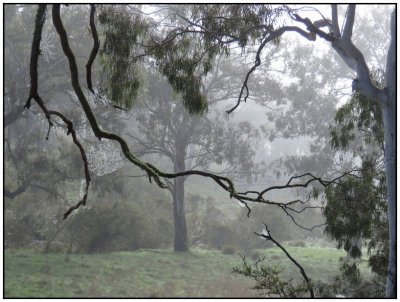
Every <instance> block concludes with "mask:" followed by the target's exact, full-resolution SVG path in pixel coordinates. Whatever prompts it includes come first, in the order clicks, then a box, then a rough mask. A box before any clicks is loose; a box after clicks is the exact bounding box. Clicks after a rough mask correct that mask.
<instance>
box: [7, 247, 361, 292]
mask: <svg viewBox="0 0 400 302" xmlns="http://www.w3.org/2000/svg"><path fill="white" fill-rule="evenodd" d="M288 249H289V251H290V252H291V253H292V254H293V255H294V256H295V258H296V259H297V260H298V261H299V262H300V263H301V264H302V265H303V266H304V268H305V269H306V272H307V273H308V275H309V276H310V277H311V279H312V280H314V281H316V280H318V279H322V280H324V281H327V280H328V276H329V275H333V274H335V273H336V271H337V265H338V259H339V257H340V256H343V252H341V251H337V250H335V249H329V248H311V247H310V248H295V247H290V248H288ZM4 254H5V263H4V269H5V280H4V295H5V297H7V298H9V297H249V296H257V293H256V292H255V291H252V290H250V289H249V288H250V287H251V286H252V283H251V281H250V280H247V279H243V277H241V276H237V275H234V274H232V273H231V271H232V267H234V266H237V265H240V264H241V260H240V257H239V256H238V255H223V254H221V253H220V252H218V251H209V250H201V249H194V250H193V251H192V252H190V253H187V254H174V253H173V252H172V251H169V250H158V251H147V250H139V251H136V252H115V253H110V254H100V255H72V256H70V258H69V261H65V255H61V254H47V255H43V254H40V253H35V252H31V251H27V250H15V251H9V250H6V251H5V253H4ZM260 254H261V256H265V257H266V261H267V262H268V263H269V264H270V265H275V264H278V263H281V262H283V263H282V264H281V266H280V267H281V268H282V269H284V271H285V274H287V275H290V276H291V277H296V276H298V275H299V274H298V270H297V269H296V268H294V267H293V265H291V264H290V263H288V262H287V260H286V258H284V256H283V255H282V253H281V251H280V250H278V249H276V248H271V249H266V250H263V251H261V252H260ZM364 270H365V271H366V268H364Z"/></svg>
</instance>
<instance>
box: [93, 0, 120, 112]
mask: <svg viewBox="0 0 400 302" xmlns="http://www.w3.org/2000/svg"><path fill="white" fill-rule="evenodd" d="M95 12H96V5H95V4H90V31H91V32H92V36H93V48H92V51H91V53H90V57H89V60H88V62H87V64H86V82H87V86H88V89H89V90H90V91H91V92H92V93H93V94H95V93H94V90H93V87H92V64H93V62H94V60H95V59H96V56H97V53H98V52H99V48H100V42H99V36H98V35H97V30H96V24H95V23H94V14H95ZM114 107H116V106H115V105H114ZM119 109H122V108H119Z"/></svg>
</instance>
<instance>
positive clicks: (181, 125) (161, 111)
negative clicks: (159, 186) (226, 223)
mask: <svg viewBox="0 0 400 302" xmlns="http://www.w3.org/2000/svg"><path fill="white" fill-rule="evenodd" d="M148 81H149V84H150V87H149V88H148V92H147V94H146V95H145V96H144V101H142V104H137V107H136V108H135V111H134V116H135V121H137V122H136V123H137V125H136V127H130V128H131V129H132V130H130V131H129V132H127V133H126V135H127V136H129V137H130V138H131V139H132V141H133V143H134V146H136V148H137V153H138V154H157V155H159V156H161V157H163V158H166V159H167V160H168V162H170V163H171V165H172V167H173V171H174V173H178V172H182V171H187V170H189V171H190V170H193V169H195V168H198V167H201V168H202V169H208V168H211V169H212V170H215V169H216V168H217V167H220V168H219V170H220V171H219V174H226V175H229V176H230V177H231V178H232V179H240V178H242V179H253V178H255V177H256V176H257V174H259V173H260V172H262V163H256V161H255V158H254V157H255V151H254V148H256V146H257V141H256V139H257V138H259V133H258V130H256V129H254V128H252V126H251V124H250V123H248V122H240V123H238V124H233V123H231V122H229V121H224V119H220V118H218V116H217V114H216V112H215V110H213V111H212V112H210V113H212V114H213V116H211V115H210V114H207V115H206V114H204V115H203V116H198V115H195V116H193V115H190V114H189V113H188V111H187V110H186V109H185V108H184V107H183V105H182V104H181V102H180V101H179V96H177V95H175V97H174V93H173V90H172V88H171V86H170V85H169V84H168V83H167V82H166V81H165V80H164V81H163V80H162V79H160V77H159V76H157V75H154V74H150V75H149V79H148ZM214 84H215V83H214ZM213 88H214V89H215V90H217V88H216V87H213ZM209 89H211V87H209ZM219 97H220V98H222V99H223V98H224V97H223V96H221V95H220V96H219ZM225 97H226V96H225ZM214 104H215V102H214ZM209 105H210V106H212V103H210V104H209ZM135 128H136V129H137V130H136V131H135ZM210 165H211V167H210ZM186 179H187V177H178V178H175V179H174V180H173V181H167V184H168V190H169V191H170V193H171V195H172V199H173V217H174V224H175V239H174V250H175V251H187V250H188V249H189V242H188V235H187V234H188V231H187V225H186V217H185V216H186V215H185V180H186Z"/></svg>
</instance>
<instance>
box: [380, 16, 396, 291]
mask: <svg viewBox="0 0 400 302" xmlns="http://www.w3.org/2000/svg"><path fill="white" fill-rule="evenodd" d="M396 34H397V33H396V8H394V10H393V12H392V14H391V20H390V35H391V41H390V45H389V50H388V54H387V59H386V88H385V92H386V97H387V98H386V102H385V103H383V104H382V106H381V108H382V116H383V125H384V131H385V168H386V187H387V201H388V219H389V263H388V277H387V282H386V297H390V298H394V297H396V295H397V292H396V289H397V250H396V249H397V226H396V218H397V216H396V215H397V201H396V154H397V152H396V146H397V128H396V112H397V104H396V101H397V100H396V94H397V88H396V85H397V76H396V41H397V35H396Z"/></svg>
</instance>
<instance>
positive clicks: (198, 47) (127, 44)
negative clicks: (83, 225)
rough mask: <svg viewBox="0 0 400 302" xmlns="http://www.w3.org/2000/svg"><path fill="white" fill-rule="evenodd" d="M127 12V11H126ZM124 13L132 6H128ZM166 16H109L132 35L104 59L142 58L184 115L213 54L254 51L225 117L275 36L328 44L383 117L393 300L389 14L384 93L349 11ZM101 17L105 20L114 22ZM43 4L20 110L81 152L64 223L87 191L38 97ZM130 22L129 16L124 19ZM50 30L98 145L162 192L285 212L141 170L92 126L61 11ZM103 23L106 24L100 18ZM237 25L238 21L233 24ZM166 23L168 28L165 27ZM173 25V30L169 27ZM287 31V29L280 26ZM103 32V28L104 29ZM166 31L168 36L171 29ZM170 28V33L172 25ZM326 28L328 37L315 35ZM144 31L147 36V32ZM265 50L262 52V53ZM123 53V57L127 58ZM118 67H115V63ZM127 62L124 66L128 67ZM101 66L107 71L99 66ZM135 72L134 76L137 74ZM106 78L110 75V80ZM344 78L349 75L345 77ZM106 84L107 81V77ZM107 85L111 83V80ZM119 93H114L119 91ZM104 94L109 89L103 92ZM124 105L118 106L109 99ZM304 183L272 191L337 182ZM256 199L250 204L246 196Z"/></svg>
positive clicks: (219, 179) (242, 97)
mask: <svg viewBox="0 0 400 302" xmlns="http://www.w3.org/2000/svg"><path fill="white" fill-rule="evenodd" d="M127 8H128V7H127ZM130 8H131V7H130ZM161 9H162V10H163V11H166V12H167V13H168V14H170V15H171V16H172V18H169V19H168V22H166V24H162V22H163V19H161V20H151V21H149V23H147V24H145V23H144V22H142V21H141V20H142V14H138V13H136V12H135V13H134V14H133V16H132V15H128V17H126V18H122V17H121V16H124V13H122V14H118V15H115V14H114V17H112V18H111V19H110V20H109V22H108V25H107V26H109V28H114V29H118V30H119V32H120V30H121V29H123V28H129V29H133V32H131V34H130V35H129V36H128V37H129V39H128V38H127V39H124V37H123V36H121V35H118V34H117V35H113V33H115V31H114V30H112V31H111V32H110V33H109V34H107V33H105V36H106V40H107V37H112V38H113V39H112V40H109V45H112V47H109V48H108V49H107V50H108V51H109V54H112V53H113V51H114V50H115V51H117V53H118V54H117V55H116V56H114V58H115V59H116V60H117V62H116V63H115V64H116V65H114V64H112V63H111V65H110V61H109V62H108V63H109V64H108V67H110V66H118V64H120V65H121V64H122V65H124V64H125V65H127V64H128V63H132V65H129V66H136V65H137V64H138V63H140V58H143V57H146V58H148V59H149V61H150V62H152V63H154V65H155V66H156V67H157V68H158V70H159V71H160V73H161V74H162V75H164V76H165V77H166V78H167V79H168V82H169V83H170V84H171V86H172V87H173V88H174V90H175V91H177V92H178V93H180V94H181V96H182V101H183V104H184V105H185V107H186V108H187V109H188V110H189V112H191V113H201V112H204V111H205V110H206V108H207V102H206V98H205V97H204V95H203V94H202V93H201V82H202V79H204V76H205V75H207V74H208V73H209V72H210V71H211V68H212V62H213V60H214V59H215V56H216V55H217V54H222V53H225V54H229V53H230V47H231V46H237V45H238V46H240V47H241V48H246V47H249V46H251V47H256V49H257V50H256V53H255V60H254V65H253V66H252V67H251V68H250V69H249V71H248V73H247V74H246V76H245V78H244V80H243V85H242V88H241V89H240V91H238V99H237V104H236V105H235V106H233V107H232V108H231V109H230V110H228V112H232V111H234V110H235V109H236V108H237V107H238V106H239V104H240V103H241V102H242V101H246V100H247V98H248V96H249V94H250V91H249V86H248V84H249V82H250V81H251V75H252V73H254V71H255V70H256V69H257V68H258V67H259V66H260V65H261V63H262V59H261V56H260V55H261V54H262V52H263V50H264V49H266V48H268V46H269V45H270V44H271V42H272V43H279V39H280V37H281V36H282V35H284V34H287V33H296V34H299V35H300V36H301V37H303V38H306V39H308V40H310V41H315V40H316V38H317V37H319V38H321V39H323V40H325V41H327V42H328V43H330V46H331V48H332V51H335V52H336V53H337V54H338V55H339V56H340V58H341V59H342V60H343V61H344V62H345V63H346V65H347V66H348V67H349V68H350V69H351V70H352V71H353V72H354V73H356V75H357V78H356V79H355V80H353V82H352V84H353V85H352V86H353V89H354V90H355V91H357V92H359V93H361V94H362V95H364V96H366V97H368V98H369V99H371V100H372V101H374V102H376V103H378V105H379V106H380V107H381V110H382V114H383V123H384V129H385V140H384V141H385V164H386V169H385V170H386V182H387V191H388V213H389V236H390V254H389V266H388V268H389V269H388V278H387V292H386V294H387V296H389V297H393V296H395V288H396V224H395V220H396V200H395V188H396V180H395V174H396V171H395V156H396V128H395V112H396V102H395V101H396V99H395V96H396V70H395V65H396V64H395V46H396V34H395V33H396V28H395V14H396V11H395V10H393V12H392V13H391V26H390V36H391V42H390V45H389V48H388V51H387V56H386V59H387V61H386V68H385V83H384V87H382V88H379V87H376V86H375V85H374V84H373V82H372V80H371V75H370V69H369V67H368V65H367V63H366V61H365V58H364V56H363V54H362V52H361V51H360V50H359V49H358V48H357V47H356V46H355V45H354V43H353V42H352V41H353V40H352V35H353V26H354V20H355V16H356V6H355V5H349V6H348V8H347V11H346V15H345V17H344V18H343V19H344V23H343V27H342V30H341V29H340V27H339V14H338V7H337V5H332V6H331V21H328V19H327V18H326V17H323V18H322V19H321V20H316V21H314V22H312V21H311V20H310V19H309V18H307V17H301V16H300V15H301V14H302V8H290V7H288V6H276V7H272V6H269V5H211V6H202V5H186V6H164V7H161ZM94 10H95V6H94V5H92V6H91V13H90V24H91V32H92V34H93V38H94V41H95V42H94V48H93V51H92V54H93V55H91V56H90V60H89V61H88V64H87V66H88V68H87V70H90V67H91V64H92V63H93V60H94V58H95V57H96V53H97V48H98V35H97V33H96V27H95V22H94ZM113 13H114V12H112V13H111V14H108V16H113ZM45 14H46V5H39V8H38V11H37V16H36V19H35V29H34V37H33V41H32V51H31V61H30V75H31V87H30V88H31V89H30V93H29V97H28V100H27V103H26V108H28V109H29V108H30V106H31V103H32V100H33V101H35V102H36V103H37V104H38V105H39V106H40V107H41V109H42V110H43V112H44V114H45V116H46V118H47V120H48V122H49V125H50V127H51V125H52V117H55V116H57V117H58V118H61V120H62V121H63V123H64V124H65V125H66V126H67V127H68V133H69V134H71V135H72V136H73V138H74V143H75V144H76V145H77V147H78V148H79V150H80V152H81V156H82V161H83V163H84V166H85V175H86V187H85V193H84V196H83V198H82V199H81V200H80V201H79V202H78V203H77V204H76V205H75V206H74V207H72V208H70V210H69V211H68V212H67V213H66V214H65V216H66V217H67V216H68V215H69V214H70V213H71V212H72V211H73V210H75V209H76V208H78V207H79V206H82V205H85V204H86V200H87V196H88V195H87V194H88V188H89V184H90V175H89V172H88V169H87V160H86V157H85V152H84V150H83V148H82V146H81V145H80V143H79V141H78V140H77V138H76V135H75V130H74V128H73V124H72V122H71V121H70V120H69V119H68V118H67V117H66V116H65V115H64V114H63V113H61V112H59V111H54V110H48V109H47V106H46V104H45V103H44V101H43V99H42V97H41V95H40V94H39V92H38V83H39V81H38V76H37V75H38V69H37V67H38V57H39V54H40V43H41V38H42V35H41V34H42V30H43V24H44V22H45ZM130 16H131V17H130ZM281 18H286V20H283V21H284V22H279V21H280V20H281ZM52 19H53V25H54V27H55V29H56V31H57V33H58V35H59V37H60V42H61V48H62V50H63V52H64V54H65V55H66V57H67V59H68V64H69V68H70V76H71V83H72V87H73V89H74V92H75V94H76V96H77V98H78V100H79V103H80V104H81V106H82V108H83V110H84V112H85V115H86V117H87V119H88V121H89V124H90V127H91V128H92V130H93V132H94V134H95V136H96V137H97V138H98V139H110V140H114V141H116V142H118V143H119V144H120V147H121V149H122V151H123V153H124V155H125V157H126V158H127V159H128V160H129V161H130V162H131V163H132V164H134V165H136V166H138V167H140V168H141V169H143V170H145V171H146V173H147V174H148V176H149V179H150V180H154V181H155V182H156V183H157V185H159V186H160V187H166V185H165V183H164V181H163V180H162V179H165V178H167V179H171V178H176V177H181V176H186V175H202V176H205V177H209V178H211V179H212V180H213V181H215V182H216V183H217V184H218V185H220V186H221V187H222V188H223V189H224V190H226V191H228V192H229V194H230V196H231V197H232V198H235V199H238V200H240V201H241V202H243V203H245V204H247V203H248V202H260V203H267V204H270V205H274V206H278V207H280V208H281V209H282V210H284V211H285V212H286V213H288V212H287V211H288V208H289V207H290V206H291V205H292V204H293V202H292V203H287V204H282V203H277V202H274V201H270V200H267V199H264V198H263V197H264V194H265V193H267V192H268V191H271V190H273V189H276V187H270V188H267V189H265V190H263V191H261V192H255V191H246V192H243V193H238V192H236V190H235V186H234V184H233V182H232V181H231V180H230V179H229V178H227V177H224V176H219V175H216V174H212V173H207V172H204V171H198V170H191V171H184V172H178V173H166V172H163V171H161V170H159V169H158V168H156V167H155V166H154V165H152V164H150V163H145V162H143V161H141V160H139V159H138V158H137V156H135V155H134V154H133V153H132V152H131V150H130V148H129V146H128V144H127V143H126V141H125V140H124V139H123V138H122V137H121V136H119V135H116V134H115V133H111V132H108V131H105V130H103V129H102V128H101V127H100V126H99V123H98V122H97V119H96V116H95V115H94V114H93V111H92V109H91V106H90V104H89V102H88V100H87V97H86V96H85V94H84V92H83V90H82V87H81V84H80V81H79V69H78V64H77V61H76V57H75V55H74V52H73V50H72V49H71V47H70V42H69V40H70V38H69V37H68V34H67V31H66V29H65V27H64V24H63V21H62V18H61V15H60V5H58V4H54V5H53V6H52ZM106 19H107V18H106ZM238 21H239V22H238ZM285 21H287V22H291V23H292V24H293V25H285ZM169 22H170V23H169ZM171 22H172V23H171ZM286 24H287V23H286ZM103 25H104V24H103ZM171 25H172V29H171ZM174 25H175V26H174ZM324 27H327V28H328V31H324V30H322V28H324ZM149 29H150V30H149ZM267 45H268V46H267ZM131 51H132V52H135V54H134V55H133V57H134V58H135V60H129V58H130V56H129V52H131ZM127 54H128V55H127ZM121 58H122V59H123V60H120V59H121ZM127 58H128V60H127ZM106 66H107V64H106ZM136 70H137V69H136ZM87 74H88V76H87V79H90V72H88V73H87ZM109 74H110V75H112V71H110V73H109ZM349 74H350V72H349ZM129 75H130V79H131V81H130V83H128V87H127V88H128V91H127V92H126V93H125V92H124V95H128V96H134V94H131V93H128V92H134V91H135V89H136V88H137V87H138V84H137V83H138V82H137V81H136V80H135V79H136V78H137V76H138V73H137V72H135V69H131V72H130V73H129ZM111 79H112V77H111ZM87 83H88V88H89V90H90V89H91V88H92V87H91V84H90V81H87ZM111 83H112V81H111ZM123 88H124V87H121V88H120V89H123ZM109 91H110V90H109ZM113 101H114V102H116V103H117V104H118V101H120V102H122V104H124V102H123V99H121V100H115V99H113ZM307 176H309V177H311V179H310V180H308V181H307V182H305V183H304V184H293V182H292V181H293V180H294V179H297V178H298V177H297V178H296V177H294V178H291V179H290V181H289V182H288V183H287V184H286V185H284V186H281V187H279V189H282V188H286V187H293V186H295V185H296V186H303V187H306V186H307V185H308V184H309V183H310V182H313V181H318V182H320V183H321V184H323V185H325V186H328V185H330V184H332V183H333V182H335V181H337V179H335V180H334V181H323V180H322V179H320V178H317V177H315V176H312V175H309V174H308V175H307ZM252 196H255V197H252Z"/></svg>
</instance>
